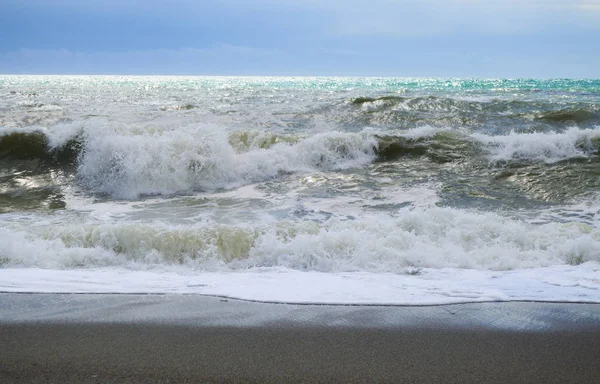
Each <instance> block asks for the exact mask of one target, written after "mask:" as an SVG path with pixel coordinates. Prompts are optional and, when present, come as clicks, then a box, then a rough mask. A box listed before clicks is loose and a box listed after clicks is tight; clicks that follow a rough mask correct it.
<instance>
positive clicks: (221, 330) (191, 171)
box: [0, 75, 600, 384]
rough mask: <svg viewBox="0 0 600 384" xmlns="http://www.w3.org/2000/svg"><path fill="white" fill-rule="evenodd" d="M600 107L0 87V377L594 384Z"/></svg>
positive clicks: (588, 101) (573, 93)
mask: <svg viewBox="0 0 600 384" xmlns="http://www.w3.org/2000/svg"><path fill="white" fill-rule="evenodd" d="M598 95H600V81H599V80H593V79H562V78H558V79H512V78H496V79H476V78H465V79H455V78H401V77H399V78H386V77H273V76H270V77H269V76H266V77H243V76H241V77H227V76H222V77H219V76H95V75H93V76H92V75H90V76H87V75H86V76H51V75H31V76H29V75H23V76H21V75H0V345H1V346H2V348H1V350H0V382H1V383H13V382H14V383H30V382H33V383H35V382H53V383H69V382H71V383H110V382H119V383H123V382H124V383H128V382H133V383H135V382H151V383H154V382H175V383H179V382H217V383H218V382H256V383H263V382H272V383H279V382H394V383H513V382H517V383H544V384H546V383H560V384H563V383H586V384H587V383H592V382H595V381H597V379H598V377H600V372H599V367H600V358H599V356H598V351H599V350H600V279H599V278H598V276H599V275H600V210H599V207H600V195H599V193H598V191H600V178H599V177H598V167H599V166H600V129H598V128H599V127H600V105H599V104H598Z"/></svg>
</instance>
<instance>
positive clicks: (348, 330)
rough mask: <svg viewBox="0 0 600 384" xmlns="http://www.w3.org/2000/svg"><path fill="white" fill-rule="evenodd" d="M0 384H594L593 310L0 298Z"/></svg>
mask: <svg viewBox="0 0 600 384" xmlns="http://www.w3.org/2000/svg"><path fill="white" fill-rule="evenodd" d="M0 346H1V347H0V382H1V383H161V382H162V383H183V382H216V383H221V382H257V383H263V382H269V383H270V382H272V383H281V382H394V383H594V382H597V380H598V379H599V378H600V353H599V351H600V304H568V303H554V304H553V303H514V302H513V303H478V304H458V305H443V306H433V307H394V306H390V307H379V306H327V305H291V304H265V303H253V302H245V301H238V300H231V299H221V298H212V297H202V296H191V295H189V296H186V295H162V296H159V295H69V294H50V295H47V294H0Z"/></svg>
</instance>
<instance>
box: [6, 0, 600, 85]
mask: <svg viewBox="0 0 600 384" xmlns="http://www.w3.org/2000/svg"><path fill="white" fill-rule="evenodd" d="M2 3H3V5H2V12H1V13H0V36H2V38H1V39H0V73H65V74H166V75H169V74H171V75H178V74H181V75H183V74H189V75H342V76H345V75H358V76H361V75H362V76H450V77H588V78H600V0H487V1H486V0H396V1H393V0H344V1H343V0H330V1H327V0H246V1H244V0H214V1H194V0H169V1H167V0H163V1H157V0H2Z"/></svg>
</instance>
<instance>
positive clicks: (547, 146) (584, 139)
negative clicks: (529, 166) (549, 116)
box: [472, 128, 600, 163]
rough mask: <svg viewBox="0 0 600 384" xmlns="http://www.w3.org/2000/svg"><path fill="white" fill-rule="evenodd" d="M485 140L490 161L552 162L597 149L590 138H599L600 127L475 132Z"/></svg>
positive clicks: (585, 154) (585, 155) (580, 155)
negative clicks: (524, 131) (493, 133)
mask: <svg viewBox="0 0 600 384" xmlns="http://www.w3.org/2000/svg"><path fill="white" fill-rule="evenodd" d="M472 137H473V138H475V139H476V140H478V141H480V142H482V143H484V144H485V145H486V148H487V150H488V151H489V158H490V160H492V161H510V160H532V161H543V162H547V163H553V162H557V161H561V160H565V159H569V158H577V157H588V156H589V152H590V151H597V150H598V148H597V144H596V145H594V144H593V143H592V140H593V139H596V140H597V139H600V129H580V128H569V129H568V130H566V131H564V132H561V133H558V132H542V133H517V132H515V131H512V132H511V133H510V134H508V135H505V136H491V135H486V134H481V133H474V134H472Z"/></svg>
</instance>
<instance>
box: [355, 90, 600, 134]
mask: <svg viewBox="0 0 600 384" xmlns="http://www.w3.org/2000/svg"><path fill="white" fill-rule="evenodd" d="M348 104H349V105H350V106H352V108H351V109H350V111H349V112H350V114H349V115H348V116H347V117H345V120H347V121H348V122H354V123H357V124H373V125H387V126H390V125H394V126H401V127H406V128H408V127H411V126H412V127H414V126H415V125H435V126H438V127H440V126H444V125H446V126H453V127H460V126H462V127H464V126H469V127H477V126H480V125H482V124H485V125H487V126H493V127H497V128H502V129H506V128H507V127H510V126H514V125H515V124H518V125H523V126H532V127H561V128H566V127H568V126H572V125H578V126H580V127H583V128H589V127H591V126H593V125H597V124H600V108H599V106H598V105H597V104H595V103H585V102H565V103H561V104H557V103H556V102H550V101H547V100H539V99H534V100H527V99H511V98H493V97H489V98H485V97H478V98H466V97H463V96H456V97H443V96H436V95H424V96H395V95H385V96H377V97H366V96H365V97H357V98H354V99H351V100H349V101H348Z"/></svg>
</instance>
